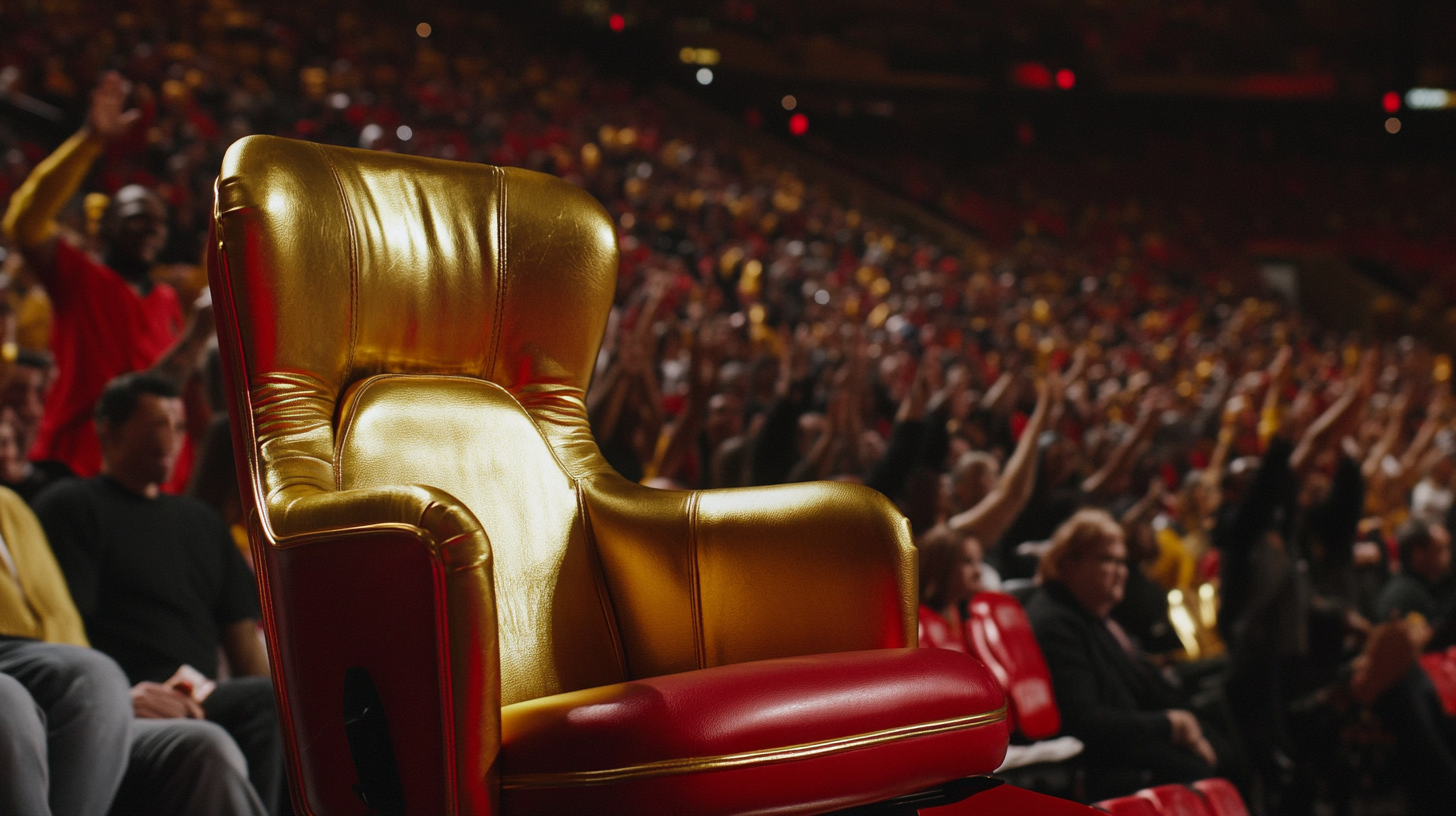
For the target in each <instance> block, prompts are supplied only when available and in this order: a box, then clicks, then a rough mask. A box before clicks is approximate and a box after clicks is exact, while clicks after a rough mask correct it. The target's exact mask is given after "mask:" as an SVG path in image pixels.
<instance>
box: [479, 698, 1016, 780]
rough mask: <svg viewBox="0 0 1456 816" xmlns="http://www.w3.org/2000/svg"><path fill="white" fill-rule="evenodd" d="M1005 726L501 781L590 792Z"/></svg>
mask: <svg viewBox="0 0 1456 816" xmlns="http://www.w3.org/2000/svg"><path fill="white" fill-rule="evenodd" d="M1005 720H1006V706H1005V705H1004V704H1003V705H1002V706H1001V707H1000V708H998V709H996V710H995V711H987V712H983V713H980V714H969V715H967V716H964V717H954V718H952V719H948V720H936V721H935V722H928V723H916V724H915V725H905V726H900V727H899V728H887V729H884V730H881V731H872V732H870V733H868V734H854V735H852V736H848V737H836V738H834V739H828V740H820V741H819V742H809V743H804V744H802V745H790V746H786V747H783V748H764V749H761V750H758V751H744V752H742V753H738V754H723V755H721V756H710V757H691V758H688V759H664V760H659V761H657V762H644V763H642V764H640V765H628V766H626V767H622V768H606V769H603V770H597V771H565V772H561V773H536V774H505V775H504V776H502V777H501V787H502V788H505V789H506V790H530V789H535V788H573V787H589V786H593V785H610V784H614V783H617V782H627V781H631V780H636V779H652V778H654V777H660V776H679V775H682V774H690V773H704V772H707V771H722V770H727V769H729V768H742V767H746V766H753V765H773V764H776V763H780V762H790V761H794V760H800V759H809V758H811V757H819V756H825V755H828V754H837V753H841V752H843V751H853V750H856V749H859V748H871V747H874V746H876V745H884V744H886V743H890V742H899V741H901V740H907V739H916V738H919V737H929V736H934V735H936V734H946V733H950V732H952V731H965V730H968V729H971V728H980V727H982V726H986V725H994V724H995V723H999V722H1004V721H1005Z"/></svg>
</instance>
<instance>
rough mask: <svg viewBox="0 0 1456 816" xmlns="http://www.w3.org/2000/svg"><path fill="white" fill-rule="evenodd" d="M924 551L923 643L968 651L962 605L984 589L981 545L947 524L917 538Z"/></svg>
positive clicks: (922, 594)
mask: <svg viewBox="0 0 1456 816" xmlns="http://www.w3.org/2000/svg"><path fill="white" fill-rule="evenodd" d="M915 548H916V549H917V550H918V551H919V553H920V645H921V647H922V648H923V647H935V648H940V649H953V650H955V651H957V652H964V651H965V650H966V639H965V633H964V631H963V630H962V628H961V604H962V603H964V602H965V601H966V599H968V598H970V597H971V596H972V595H975V594H976V593H977V592H980V591H981V589H982V587H981V544H980V542H979V541H977V540H976V539H975V538H974V537H972V536H968V535H965V534H963V533H957V532H956V531H954V530H952V529H950V528H949V527H947V526H945V525H944V524H941V525H937V526H935V527H932V528H931V529H929V530H927V531H925V532H924V533H921V534H920V535H919V536H917V537H916V539H915Z"/></svg>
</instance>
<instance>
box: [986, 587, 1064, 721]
mask: <svg viewBox="0 0 1456 816" xmlns="http://www.w3.org/2000/svg"><path fill="white" fill-rule="evenodd" d="M965 637H966V641H967V644H966V645H967V646H969V647H970V652H971V654H973V655H975V656H976V657H978V658H980V659H981V662H983V663H985V664H986V667H987V668H989V669H990V670H991V674H992V675H993V676H995V678H996V680H997V682H999V683H1000V684H1001V688H1003V689H1005V691H1006V697H1007V702H1008V703H1009V705H1010V709H1011V715H1012V718H1013V722H1014V727H1015V728H1016V730H1018V731H1020V732H1021V733H1022V735H1024V736H1025V737H1026V738H1027V739H1033V740H1039V739H1046V738H1048V737H1054V736H1056V735H1057V733H1058V732H1060V731H1061V730H1062V716H1061V713H1060V712H1059V711H1058V710H1057V700H1056V697H1054V696H1053V694H1052V675H1051V671H1050V670H1048V669H1047V664H1046V658H1045V657H1043V656H1042V653H1041V646H1040V645H1038V644H1037V642H1036V635H1035V634H1034V633H1033V632H1032V630H1031V621H1030V620H1028V619H1027V617H1026V612H1025V610H1023V609H1022V608H1021V602H1019V601H1017V600H1016V599H1015V598H1013V597H1012V596H1010V595H1006V594H1003V593H1000V592H978V593H976V594H975V596H974V597H972V598H971V603H970V617H969V619H968V620H967V621H966V626H965Z"/></svg>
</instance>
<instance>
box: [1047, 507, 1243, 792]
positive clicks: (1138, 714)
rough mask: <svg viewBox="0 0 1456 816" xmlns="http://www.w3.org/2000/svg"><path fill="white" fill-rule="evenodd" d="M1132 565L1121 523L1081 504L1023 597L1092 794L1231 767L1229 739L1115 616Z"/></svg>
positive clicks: (1220, 771)
mask: <svg viewBox="0 0 1456 816" xmlns="http://www.w3.org/2000/svg"><path fill="white" fill-rule="evenodd" d="M1127 570H1128V565H1127V547H1126V545H1125V544H1124V542H1123V533H1122V527H1121V526H1120V525H1119V524H1118V523H1117V521H1116V520H1114V519H1113V518H1112V516H1110V515H1109V514H1107V513H1106V512H1104V511H1102V510H1090V509H1089V510H1080V511H1078V512H1077V513H1076V514H1075V515H1073V516H1072V518H1071V519H1069V520H1067V521H1066V522H1065V523H1064V524H1063V525H1062V526H1061V527H1060V528H1059V529H1058V530H1057V531H1056V533H1055V534H1054V535H1053V536H1052V544H1051V548H1050V549H1049V550H1048V551H1047V553H1046V554H1045V555H1044V556H1043V558H1042V561H1041V567H1040V569H1039V572H1038V578H1039V580H1040V581H1041V587H1040V588H1038V589H1037V591H1036V593H1035V594H1033V595H1032V597H1031V599H1030V600H1029V601H1028V602H1027V604H1026V614H1027V617H1028V618H1029V619H1030V620H1031V626H1032V630H1033V631H1034V632H1035V633H1036V639H1037V642H1038V644H1040V646H1041V649H1042V653H1043V654H1044V655H1045V656H1046V662H1047V668H1048V669H1049V670H1050V671H1051V675H1052V688H1053V693H1054V695H1055V697H1056V701H1057V708H1058V709H1059V710H1060V711H1061V714H1062V730H1063V733H1065V734H1069V735H1071V736H1074V737H1077V738H1078V739H1080V740H1082V741H1083V742H1084V743H1085V744H1086V752H1085V756H1086V759H1087V764H1088V773H1087V796H1088V797H1090V798H1091V799H1102V798H1107V797H1110V796H1120V795H1124V794H1129V793H1132V792H1133V791H1135V790H1137V789H1138V788H1141V787H1145V786H1147V785H1155V784H1163V783H1169V782H1191V781H1193V780H1196V779H1203V778H1206V777H1210V776H1215V775H1225V776H1227V775H1229V773H1230V771H1233V770H1234V769H1233V768H1232V765H1233V762H1232V759H1233V757H1234V755H1235V752H1234V751H1233V748H1232V746H1231V744H1230V743H1229V742H1228V740H1227V739H1225V738H1224V737H1223V735H1222V734H1221V733H1220V732H1219V731H1218V730H1217V729H1216V728H1211V727H1210V723H1208V722H1205V721H1201V720H1200V719H1199V718H1198V717H1197V716H1195V715H1194V713H1193V712H1192V711H1190V710H1189V704H1188V701H1187V700H1186V699H1185V698H1184V697H1183V695H1182V694H1181V693H1180V692H1179V691H1178V689H1176V688H1174V687H1173V686H1172V685H1171V684H1169V683H1168V681H1167V680H1166V679H1164V677H1163V675H1162V674H1161V673H1160V672H1159V671H1158V670H1157V669H1156V668H1154V667H1153V666H1152V665H1151V664H1150V663H1149V662H1148V661H1147V660H1146V659H1145V658H1144V656H1143V653H1142V652H1141V650H1140V649H1139V648H1138V646H1137V644H1136V643H1134V642H1133V641H1132V639H1131V638H1130V637H1128V635H1127V634H1126V633H1125V632H1124V631H1123V629H1122V627H1121V626H1119V625H1118V624H1117V623H1116V622H1115V621H1114V620H1112V618H1111V617H1109V613H1110V612H1111V611H1112V608H1113V607H1114V606H1116V605H1117V603H1118V602H1119V601H1120V600H1122V594H1123V586H1124V584H1125V583H1126V581H1127Z"/></svg>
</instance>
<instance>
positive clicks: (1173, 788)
mask: <svg viewBox="0 0 1456 816" xmlns="http://www.w3.org/2000/svg"><path fill="white" fill-rule="evenodd" d="M1093 807H1095V808H1097V809H1098V810H1103V811H1106V812H1108V813H1111V814H1113V816H1249V809H1248V807H1246V806H1245V805H1244V799H1243V797H1242V796H1240V795H1239V791H1238V789H1237V788H1235V787H1234V786H1233V785H1232V784H1231V783H1230V782H1229V781H1228V780H1227V779H1200V780H1198V781H1197V782H1194V783H1193V785H1192V787H1185V786H1183V785H1159V786H1157V787H1155V788H1147V789H1145V790H1140V791H1138V792H1137V793H1135V794H1133V795H1131V796H1119V797H1117V798H1116V799H1106V800H1103V801H1101V802H1098V803H1097V804H1095V805H1093Z"/></svg>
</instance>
